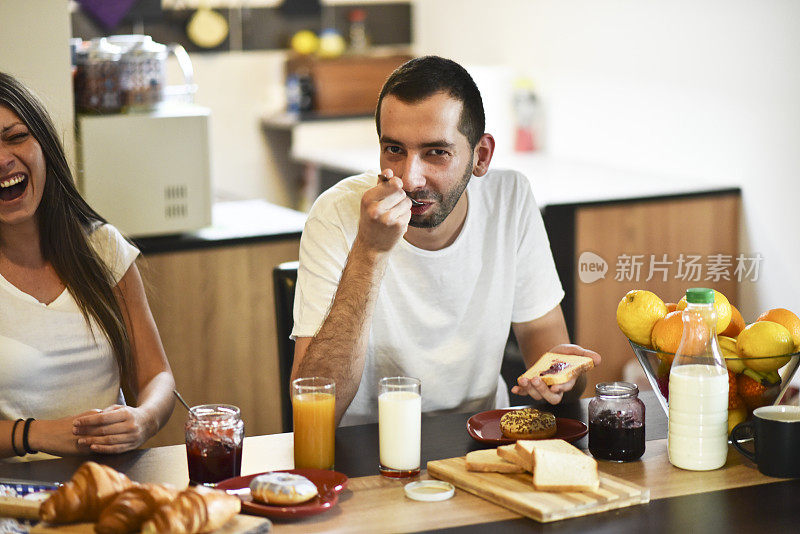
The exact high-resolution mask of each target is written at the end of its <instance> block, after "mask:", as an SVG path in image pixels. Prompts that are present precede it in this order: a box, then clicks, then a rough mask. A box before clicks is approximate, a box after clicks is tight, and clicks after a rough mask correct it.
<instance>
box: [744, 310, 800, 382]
mask: <svg viewBox="0 0 800 534" xmlns="http://www.w3.org/2000/svg"><path fill="white" fill-rule="evenodd" d="M736 348H737V349H739V352H740V353H741V354H742V356H744V358H745V359H744V364H745V365H746V366H747V367H749V368H750V369H752V370H753V371H756V372H759V373H769V372H770V371H776V370H778V369H780V368H781V367H783V366H784V365H786V363H787V362H788V361H789V357H788V356H786V357H780V358H769V357H768V356H783V355H784V354H789V353H791V352H792V351H793V350H794V341H792V334H791V333H790V332H789V330H788V329H787V328H786V327H785V326H783V325H779V324H778V323H773V322H772V321H757V322H755V323H753V324H751V325H748V326H746V327H745V328H744V330H742V332H741V333H740V334H739V337H738V338H737V339H736Z"/></svg>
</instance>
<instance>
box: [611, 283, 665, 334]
mask: <svg viewBox="0 0 800 534" xmlns="http://www.w3.org/2000/svg"><path fill="white" fill-rule="evenodd" d="M666 314H667V306H666V305H665V304H664V301H662V300H661V299H660V298H658V295H656V294H655V293H653V292H651V291H645V290H643V289H634V290H631V291H628V293H626V294H625V296H624V297H622V300H621V301H620V302H619V305H618V306H617V325H619V329H620V330H622V333H623V334H625V335H626V336H627V337H628V339H630V340H631V341H633V342H634V343H638V344H639V345H643V346H645V347H649V346H650V334H651V333H652V332H653V325H655V324H656V321H658V320H659V319H661V318H662V317H664V316H665V315H666Z"/></svg>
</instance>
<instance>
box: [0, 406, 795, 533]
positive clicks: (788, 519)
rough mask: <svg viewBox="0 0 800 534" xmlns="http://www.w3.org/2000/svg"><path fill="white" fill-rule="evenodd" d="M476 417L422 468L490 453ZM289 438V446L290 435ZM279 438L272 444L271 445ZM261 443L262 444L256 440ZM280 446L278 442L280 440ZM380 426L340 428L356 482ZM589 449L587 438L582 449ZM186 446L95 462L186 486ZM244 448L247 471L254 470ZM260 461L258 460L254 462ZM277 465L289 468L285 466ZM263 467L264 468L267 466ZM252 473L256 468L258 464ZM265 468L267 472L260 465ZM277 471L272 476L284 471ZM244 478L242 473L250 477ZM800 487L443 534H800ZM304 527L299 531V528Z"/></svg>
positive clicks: (442, 418) (54, 474)
mask: <svg viewBox="0 0 800 534" xmlns="http://www.w3.org/2000/svg"><path fill="white" fill-rule="evenodd" d="M640 397H641V398H642V400H643V401H644V402H645V405H646V409H647V411H646V414H647V415H646V437H647V439H648V440H660V439H664V438H665V437H666V435H667V419H666V416H665V414H664V412H663V410H662V409H661V407H660V406H659V404H658V402H657V401H656V399H655V396H654V395H653V394H652V393H651V392H645V393H642V394H641V395H640ZM587 403H588V400H586V399H584V400H582V401H581V402H580V403H575V404H572V405H565V406H558V407H555V409H554V410H553V411H554V412H555V413H556V415H557V416H559V417H572V418H575V419H581V420H583V421H585V420H586V406H587ZM468 417H469V414H447V415H438V416H430V417H429V416H425V417H423V422H422V465H423V466H424V465H425V463H426V462H428V461H430V460H438V459H442V458H451V457H454V456H461V455H464V454H466V453H467V452H469V451H471V450H475V449H479V448H481V447H483V445H481V444H480V443H477V442H475V441H474V440H472V439H471V438H470V437H469V435H468V434H467V432H466V421H467V419H468ZM282 436H285V437H286V439H289V438H290V436H289V435H282ZM271 438H272V437H271ZM249 439H252V440H254V441H252V443H254V444H255V443H256V442H258V441H259V440H262V441H263V438H259V437H255V438H249ZM273 441H275V440H273ZM377 445H378V429H377V425H375V424H372V425H360V426H353V427H344V428H339V429H338V430H337V432H336V469H337V470H338V471H341V472H343V473H345V474H346V475H348V476H349V477H351V478H355V477H365V476H370V475H376V474H377V467H378V446H377ZM576 445H577V446H578V447H581V448H585V447H586V438H583V439H582V440H580V441H578V442H577V443H576ZM181 449H182V447H181V446H175V447H160V448H156V449H146V450H140V451H134V452H131V453H126V454H122V455H118V456H102V457H101V456H96V457H93V459H95V460H98V461H101V462H103V463H106V464H109V465H111V466H113V467H115V468H116V469H119V470H121V471H124V472H126V473H128V474H129V475H130V476H131V477H132V478H134V479H135V480H139V481H141V482H148V481H170V482H173V483H178V484H180V483H181V482H182V481H183V483H185V481H186V480H187V475H186V460H185V455H183V454H181V452H182V451H181ZM247 452H248V445H247V443H246V444H245V464H248V457H247ZM84 459H85V458H64V459H59V460H49V461H42V462H30V463H26V464H4V463H1V462H0V478H5V477H11V478H20V479H28V480H40V481H53V480H65V479H67V478H69V477H70V475H71V474H72V472H73V471H74V470H75V469H76V468H77V466H78V465H80V463H81V462H82V461H83V460H84ZM250 461H254V459H252V458H251V459H250ZM275 461H276V462H279V463H280V462H284V463H285V462H286V461H287V460H286V458H282V459H281V458H278V459H276V460H275ZM259 462H263V460H260V461H259ZM251 465H252V464H251ZM258 465H261V463H259V464H258ZM279 467H280V466H278V467H270V468H279ZM244 471H245V469H244V467H243V472H244ZM799 503H800V480H791V481H784V480H778V479H776V481H775V482H774V483H769V484H762V485H758V486H750V487H743V488H737V489H729V490H724V491H709V492H706V493H699V494H694V495H687V496H683V497H672V498H664V499H657V500H652V501H651V502H650V503H649V504H646V505H640V506H633V507H630V508H624V509H620V510H615V511H610V512H606V513H601V514H595V515H591V516H587V517H580V518H575V519H568V520H564V521H559V522H555V523H548V524H539V523H536V522H534V521H532V520H529V519H525V518H521V519H513V520H507V521H497V522H490V523H482V524H476V525H470V526H462V527H457V528H450V529H443V530H439V531H441V532H450V531H453V532H475V533H478V532H481V533H483V532H491V533H492V534H495V533H503V532H523V531H524V532H547V533H551V532H552V533H578V532H600V533H605V532H607V533H615V534H616V533H636V534H640V533H643V532H646V533H647V534H654V533H662V532H663V533H692V532H711V533H716V532H720V533H725V534H730V533H733V532H736V533H738V532H796V531H798V530H800V524H798V523H800V511H799V510H800V509H799V508H798V504H799ZM298 526H299V525H298Z"/></svg>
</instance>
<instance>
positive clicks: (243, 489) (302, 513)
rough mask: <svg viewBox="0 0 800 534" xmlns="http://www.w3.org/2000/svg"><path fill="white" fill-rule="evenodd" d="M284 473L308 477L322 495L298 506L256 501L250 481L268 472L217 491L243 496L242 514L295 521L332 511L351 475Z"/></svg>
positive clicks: (234, 481)
mask: <svg viewBox="0 0 800 534" xmlns="http://www.w3.org/2000/svg"><path fill="white" fill-rule="evenodd" d="M267 472H270V471H267ZM280 472H281V473H293V474H295V475H302V476H304V477H306V478H307V479H309V480H310V481H311V482H313V483H314V484H315V485H316V486H317V491H318V492H319V493H318V494H317V496H316V497H314V498H313V499H311V500H310V501H308V502H304V503H302V504H298V505H295V506H278V505H271V504H262V503H260V502H256V501H254V500H253V498H252V497H251V496H250V481H251V480H253V479H254V478H255V477H257V476H258V475H263V474H264V473H256V474H254V475H247V476H243V477H234V478H229V479H227V480H223V481H222V482H220V483H219V484H217V486H216V488H217V489H221V490H226V491H228V492H229V493H232V494H234V495H236V496H237V497H239V498H240V499H241V500H242V512H245V513H248V514H253V515H262V516H265V517H273V518H282V519H295V518H299V517H306V516H309V515H316V514H321V513H322V512H325V511H327V510H330V509H331V508H333V507H334V506H335V505H336V503H337V502H338V500H339V493H340V492H341V491H342V490H343V489H345V488H346V487H347V476H346V475H344V474H343V473H339V472H338V471H328V470H325V469H282V470H281V471H280Z"/></svg>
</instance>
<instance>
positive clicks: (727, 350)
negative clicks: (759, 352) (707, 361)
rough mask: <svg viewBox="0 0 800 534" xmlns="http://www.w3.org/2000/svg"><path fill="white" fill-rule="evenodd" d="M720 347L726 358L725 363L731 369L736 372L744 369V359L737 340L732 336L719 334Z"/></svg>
mask: <svg viewBox="0 0 800 534" xmlns="http://www.w3.org/2000/svg"><path fill="white" fill-rule="evenodd" d="M717 341H719V348H720V349H722V356H723V357H724V358H725V365H727V366H728V369H729V370H730V371H733V372H734V373H737V374H738V373H741V372H742V371H744V368H745V365H744V361H743V360H742V359H741V358H742V355H741V354H740V353H739V349H738V348H736V340H735V339H733V338H732V337H727V336H719V337H718V338H717Z"/></svg>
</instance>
